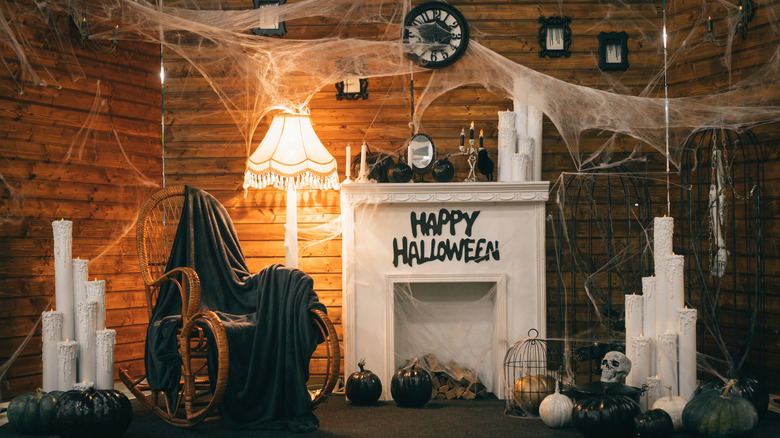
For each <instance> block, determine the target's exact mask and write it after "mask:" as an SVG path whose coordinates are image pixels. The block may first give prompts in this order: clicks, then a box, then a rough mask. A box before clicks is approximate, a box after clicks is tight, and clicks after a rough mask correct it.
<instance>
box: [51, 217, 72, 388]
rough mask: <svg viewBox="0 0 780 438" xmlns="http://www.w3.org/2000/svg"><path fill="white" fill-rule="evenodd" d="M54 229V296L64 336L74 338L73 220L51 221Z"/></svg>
mask: <svg viewBox="0 0 780 438" xmlns="http://www.w3.org/2000/svg"><path fill="white" fill-rule="evenodd" d="M51 226H52V229H53V231H54V296H55V302H56V308H57V310H59V311H60V312H62V336H63V337H64V338H66V339H73V338H74V334H75V326H74V322H73V312H74V307H73V259H72V258H71V245H72V236H73V222H71V221H66V220H59V221H54V222H52V223H51ZM69 389H70V388H69Z"/></svg>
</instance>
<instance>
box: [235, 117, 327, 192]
mask: <svg viewBox="0 0 780 438" xmlns="http://www.w3.org/2000/svg"><path fill="white" fill-rule="evenodd" d="M269 185H270V186H274V187H276V188H278V189H280V190H288V189H301V188H315V189H338V188H339V180H338V175H337V173H336V159H335V158H333V156H332V155H331V154H330V152H328V150H327V149H325V146H324V145H323V144H322V142H321V141H320V139H319V138H317V134H315V133H314V128H313V127H312V125H311V119H310V118H309V116H308V115H306V114H281V115H277V116H274V119H273V121H271V127H270V128H269V129H268V132H267V133H266V134H265V137H264V138H263V141H261V142H260V146H258V147H257V149H256V150H255V152H254V153H253V154H252V156H250V157H249V161H248V162H247V169H246V173H245V174H244V188H245V189H246V188H249V187H252V188H256V189H262V188H264V187H267V186H269Z"/></svg>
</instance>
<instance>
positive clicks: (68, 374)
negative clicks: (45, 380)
mask: <svg viewBox="0 0 780 438" xmlns="http://www.w3.org/2000/svg"><path fill="white" fill-rule="evenodd" d="M78 354H79V344H78V342H76V341H70V340H65V341H62V342H58V343H57V389H58V390H60V391H70V390H71V389H73V384H74V383H76V358H77V357H78Z"/></svg>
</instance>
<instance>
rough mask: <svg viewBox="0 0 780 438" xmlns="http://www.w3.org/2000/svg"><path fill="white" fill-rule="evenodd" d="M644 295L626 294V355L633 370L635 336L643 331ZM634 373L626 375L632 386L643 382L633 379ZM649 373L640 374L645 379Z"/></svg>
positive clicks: (634, 364)
mask: <svg viewBox="0 0 780 438" xmlns="http://www.w3.org/2000/svg"><path fill="white" fill-rule="evenodd" d="M642 302H643V297H642V295H635V294H631V295H626V296H625V322H626V356H628V358H629V359H631V364H632V367H631V370H632V371H633V370H634V368H635V367H636V356H635V355H634V345H633V344H634V342H633V340H634V338H635V337H637V336H639V335H641V334H642V333H643V330H644V329H643V327H642V312H643V310H642V309H643V308H644V306H643V304H642ZM633 376H634V374H633V373H629V375H628V377H626V384H627V385H631V386H641V385H642V384H641V382H640V383H639V384H637V382H635V381H634V379H633ZM645 377H647V375H644V376H640V378H641V379H644V378H645Z"/></svg>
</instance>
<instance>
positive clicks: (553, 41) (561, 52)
mask: <svg viewBox="0 0 780 438" xmlns="http://www.w3.org/2000/svg"><path fill="white" fill-rule="evenodd" d="M539 23H541V24H542V26H541V27H539V45H540V46H541V47H542V50H540V51H539V56H540V57H545V56H549V57H550V58H559V57H561V56H565V57H567V58H568V57H569V56H570V55H571V52H570V51H569V46H570V45H571V29H570V28H569V23H571V18H570V17H550V18H544V16H542V17H539Z"/></svg>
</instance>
